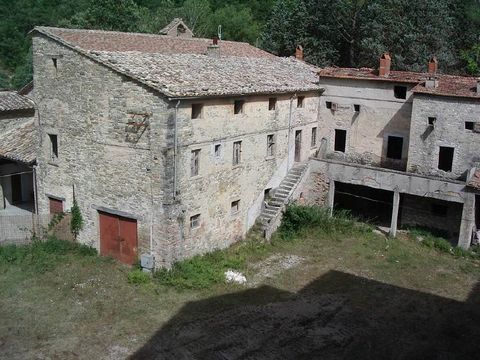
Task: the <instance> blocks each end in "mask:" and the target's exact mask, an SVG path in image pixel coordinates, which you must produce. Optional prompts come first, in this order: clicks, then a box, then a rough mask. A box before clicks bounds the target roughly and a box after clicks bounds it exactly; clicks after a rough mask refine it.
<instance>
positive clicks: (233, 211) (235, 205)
mask: <svg viewBox="0 0 480 360" xmlns="http://www.w3.org/2000/svg"><path fill="white" fill-rule="evenodd" d="M239 210H240V200H235V201H232V204H231V205H230V213H231V214H236V213H238V211H239Z"/></svg>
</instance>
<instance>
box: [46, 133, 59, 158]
mask: <svg viewBox="0 0 480 360" xmlns="http://www.w3.org/2000/svg"><path fill="white" fill-rule="evenodd" d="M48 137H49V139H50V158H51V159H52V160H56V159H58V137H57V135H53V134H48Z"/></svg>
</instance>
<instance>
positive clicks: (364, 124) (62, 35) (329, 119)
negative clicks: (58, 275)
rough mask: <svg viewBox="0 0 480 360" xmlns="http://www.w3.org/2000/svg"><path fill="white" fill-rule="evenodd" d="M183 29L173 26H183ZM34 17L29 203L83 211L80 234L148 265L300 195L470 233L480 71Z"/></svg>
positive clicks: (248, 225)
mask: <svg viewBox="0 0 480 360" xmlns="http://www.w3.org/2000/svg"><path fill="white" fill-rule="evenodd" d="M179 29H180V30H179ZM192 36H193V34H192V33H191V31H190V30H189V29H188V28H187V27H186V25H185V24H184V23H183V22H182V21H181V19H176V20H174V22H173V23H172V24H170V25H169V26H167V27H166V28H165V29H162V31H161V35H150V34H133V33H120V32H107V31H94V30H72V29H60V28H50V27H36V28H35V29H34V30H33V31H32V38H33V65H34V88H35V94H34V98H35V102H36V104H37V107H38V128H39V133H40V146H39V151H38V154H37V163H38V169H37V174H38V175H37V189H38V191H37V197H38V205H37V206H38V211H39V213H40V214H45V213H49V212H50V213H51V212H56V211H61V210H67V209H69V208H70V207H71V206H72V202H73V199H74V198H75V199H76V200H77V202H78V204H79V206H80V208H81V211H82V214H83V217H84V219H85V226H84V229H83V231H82V232H81V233H80V236H79V241H81V242H84V243H88V244H90V245H92V246H94V247H97V248H98V249H99V250H100V253H101V254H104V255H111V256H114V257H116V258H118V259H119V260H121V261H123V262H125V263H129V264H132V263H134V262H135V261H137V259H138V258H141V259H142V264H143V265H144V266H145V267H146V268H153V267H161V266H167V267H168V266H170V265H171V264H172V263H173V262H175V261H177V260H180V259H183V258H186V257H191V256H193V255H195V254H200V253H204V252H208V251H211V250H213V249H216V248H223V247H227V246H229V245H230V244H232V243H234V242H236V241H238V240H240V239H242V238H243V237H244V236H245V235H246V233H247V232H248V231H249V230H251V229H256V230H258V231H261V233H262V235H263V236H265V237H266V238H269V237H270V235H271V233H272V232H273V231H274V230H275V228H276V227H277V226H278V224H279V222H280V219H281V212H282V209H283V208H284V206H285V204H286V203H288V202H289V201H291V200H293V199H299V200H300V201H301V202H303V203H315V204H321V205H327V206H329V207H330V208H332V209H333V207H334V206H339V207H346V208H349V209H351V210H352V211H353V212H354V213H358V214H360V215H364V216H366V217H371V218H375V219H377V220H378V221H380V222H382V223H385V224H386V226H387V227H388V228H389V231H390V234H391V235H393V236H395V234H396V231H397V228H398V227H406V226H409V225H412V226H427V227H430V228H436V229H438V230H440V231H443V232H445V233H446V234H447V236H449V237H450V238H451V239H452V241H455V242H458V244H459V245H460V246H462V247H464V248H467V247H469V246H470V243H471V241H472V234H473V233H474V232H475V230H476V228H477V227H478V218H479V217H478V212H477V210H476V206H475V203H476V201H475V200H476V197H477V195H476V192H477V191H478V190H480V173H479V172H477V171H476V166H477V162H478V161H479V160H478V157H477V155H476V154H475V150H474V149H475V147H476V145H477V144H478V140H477V136H478V134H477V131H478V130H479V127H478V125H477V122H478V120H477V119H478V118H479V115H480V114H479V112H480V106H479V103H478V101H479V99H480V87H479V86H478V85H477V80H476V79H474V78H466V77H457V76H450V75H442V74H439V73H438V72H437V68H438V64H437V62H436V60H435V59H434V58H432V59H431V61H430V62H429V64H428V72H425V73H413V72H403V71H393V70H391V69H390V68H391V59H390V56H389V55H388V54H384V55H383V56H382V57H381V58H380V61H379V67H378V69H366V68H362V69H345V68H324V69H318V68H316V67H314V66H311V65H309V64H307V63H305V62H304V61H303V49H302V47H301V46H298V47H297V49H296V56H295V57H292V58H279V57H276V56H274V55H272V54H269V53H267V52H265V51H262V50H260V49H258V48H255V47H253V46H251V45H249V44H246V43H239V42H231V41H219V40H216V39H214V40H213V41H212V40H210V39H201V38H194V37H192Z"/></svg>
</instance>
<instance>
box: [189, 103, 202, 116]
mask: <svg viewBox="0 0 480 360" xmlns="http://www.w3.org/2000/svg"><path fill="white" fill-rule="evenodd" d="M202 110H203V104H192V119H200V118H201V117H202Z"/></svg>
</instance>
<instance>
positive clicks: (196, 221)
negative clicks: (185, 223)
mask: <svg viewBox="0 0 480 360" xmlns="http://www.w3.org/2000/svg"><path fill="white" fill-rule="evenodd" d="M199 226H200V214H197V215H193V216H191V217H190V229H195V228H198V227H199Z"/></svg>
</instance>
